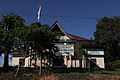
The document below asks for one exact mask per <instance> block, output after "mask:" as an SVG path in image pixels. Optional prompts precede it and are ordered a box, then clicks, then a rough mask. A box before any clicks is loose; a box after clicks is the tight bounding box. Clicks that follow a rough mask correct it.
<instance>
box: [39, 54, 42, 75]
mask: <svg viewBox="0 0 120 80" xmlns="http://www.w3.org/2000/svg"><path fill="white" fill-rule="evenodd" d="M39 75H40V76H42V55H40V69H39Z"/></svg>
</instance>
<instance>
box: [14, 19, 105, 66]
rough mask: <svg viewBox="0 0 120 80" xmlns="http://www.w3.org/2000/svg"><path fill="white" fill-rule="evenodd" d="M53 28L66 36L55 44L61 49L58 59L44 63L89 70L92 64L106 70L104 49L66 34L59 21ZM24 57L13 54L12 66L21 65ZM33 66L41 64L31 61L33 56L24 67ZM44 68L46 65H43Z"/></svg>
mask: <svg viewBox="0 0 120 80" xmlns="http://www.w3.org/2000/svg"><path fill="white" fill-rule="evenodd" d="M51 28H52V30H51V31H59V32H62V33H64V36H61V37H60V40H59V41H58V42H56V43H55V45H56V46H57V47H58V48H59V52H56V53H54V54H55V55H56V58H54V59H51V60H50V61H48V60H47V59H46V60H43V61H42V62H47V63H49V65H50V66H65V67H67V68H71V67H74V68H78V67H80V68H88V67H89V62H92V63H94V64H95V65H96V66H98V67H99V68H105V63H104V48H102V47H95V46H92V43H93V41H92V40H89V39H87V38H83V37H80V36H76V35H73V34H69V33H67V32H65V31H64V29H63V27H62V26H60V24H59V23H58V21H56V22H55V23H54V24H53V25H52V27H51ZM82 50H84V51H85V53H86V54H87V56H86V55H84V54H83V52H82ZM33 54H35V53H33ZM22 55H23V54H20V53H18V52H13V53H12V66H16V65H18V64H19V61H20V59H21V58H22ZM32 64H36V65H37V66H39V65H40V64H41V63H40V60H39V59H37V60H36V61H35V60H33V59H31V56H28V57H27V58H26V59H25V62H24V63H23V64H22V66H23V67H34V65H32ZM43 66H45V65H44V64H43Z"/></svg>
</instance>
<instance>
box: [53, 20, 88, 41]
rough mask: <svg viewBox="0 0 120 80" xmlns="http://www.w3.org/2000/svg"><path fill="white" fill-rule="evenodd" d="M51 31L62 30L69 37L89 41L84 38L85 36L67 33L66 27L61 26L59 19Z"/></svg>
mask: <svg viewBox="0 0 120 80" xmlns="http://www.w3.org/2000/svg"><path fill="white" fill-rule="evenodd" d="M51 28H52V29H51V31H60V32H63V33H64V34H65V35H66V36H67V37H69V38H70V39H74V40H83V41H85V40H86V41H88V40H89V39H87V38H83V37H80V36H76V35H73V34H69V33H66V32H65V31H64V29H63V28H62V26H60V24H59V23H58V21H56V22H55V23H54V24H53V25H52V27H51Z"/></svg>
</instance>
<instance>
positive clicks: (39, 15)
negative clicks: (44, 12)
mask: <svg viewBox="0 0 120 80" xmlns="http://www.w3.org/2000/svg"><path fill="white" fill-rule="evenodd" d="M40 17H41V5H40V6H39V10H38V17H37V19H38V20H39V19H40Z"/></svg>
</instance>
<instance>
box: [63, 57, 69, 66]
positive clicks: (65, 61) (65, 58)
mask: <svg viewBox="0 0 120 80" xmlns="http://www.w3.org/2000/svg"><path fill="white" fill-rule="evenodd" d="M64 65H65V66H68V64H67V56H66V55H65V56H64Z"/></svg>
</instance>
